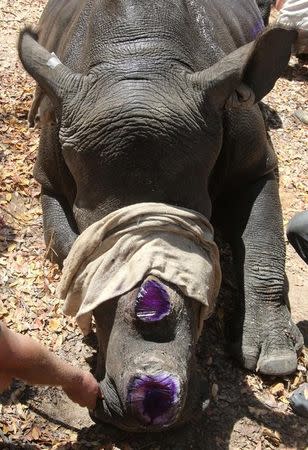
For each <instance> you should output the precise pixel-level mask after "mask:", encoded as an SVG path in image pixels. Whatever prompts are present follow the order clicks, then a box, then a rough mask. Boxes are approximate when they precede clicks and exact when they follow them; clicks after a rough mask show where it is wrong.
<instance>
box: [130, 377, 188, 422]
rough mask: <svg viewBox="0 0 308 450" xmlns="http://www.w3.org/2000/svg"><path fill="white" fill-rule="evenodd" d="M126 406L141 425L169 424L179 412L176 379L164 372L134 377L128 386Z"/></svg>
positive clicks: (178, 391) (178, 392) (177, 380)
mask: <svg viewBox="0 0 308 450" xmlns="http://www.w3.org/2000/svg"><path fill="white" fill-rule="evenodd" d="M127 404H128V407H129V409H130V411H131V414H132V415H133V416H134V417H135V418H136V419H137V420H138V421H139V422H140V423H141V424H142V425H146V426H155V425H157V426H164V425H169V424H171V423H172V422H173V421H174V419H175V418H176V416H177V415H178V412H179V410H180V382H179V379H178V377H176V376H175V375H172V374H170V373H166V372H161V373H157V374H155V375H147V374H138V375H136V376H135V377H133V378H132V380H131V381H130V383H129V386H128V394H127Z"/></svg>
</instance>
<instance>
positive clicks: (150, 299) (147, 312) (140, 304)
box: [135, 280, 171, 322]
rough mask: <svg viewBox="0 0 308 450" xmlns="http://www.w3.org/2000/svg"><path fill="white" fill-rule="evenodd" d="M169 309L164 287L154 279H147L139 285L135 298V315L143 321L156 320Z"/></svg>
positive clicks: (165, 314) (162, 316)
mask: <svg viewBox="0 0 308 450" xmlns="http://www.w3.org/2000/svg"><path fill="white" fill-rule="evenodd" d="M170 311H171V304H170V301H169V294H168V292H167V291H166V289H165V288H164V287H163V286H162V285H161V284H160V283H158V282H157V281H155V280H148V281H147V282H146V283H144V285H143V286H141V288H140V290H139V292H138V295H137V299H136V306H135V312H136V317H137V318H138V319H140V320H142V321H143V322H157V321H159V320H161V319H163V318H164V317H165V316H167V315H168V314H169V313H170Z"/></svg>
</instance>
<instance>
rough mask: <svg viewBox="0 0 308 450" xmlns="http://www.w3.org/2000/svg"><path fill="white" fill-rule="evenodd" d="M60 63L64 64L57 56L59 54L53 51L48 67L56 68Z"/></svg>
mask: <svg viewBox="0 0 308 450" xmlns="http://www.w3.org/2000/svg"><path fill="white" fill-rule="evenodd" d="M59 64H62V63H61V61H60V59H59V58H58V57H57V55H56V54H55V53H54V52H52V53H51V58H49V60H48V61H47V63H46V65H47V66H48V67H50V68H51V69H54V68H55V67H57V66H58V65H59Z"/></svg>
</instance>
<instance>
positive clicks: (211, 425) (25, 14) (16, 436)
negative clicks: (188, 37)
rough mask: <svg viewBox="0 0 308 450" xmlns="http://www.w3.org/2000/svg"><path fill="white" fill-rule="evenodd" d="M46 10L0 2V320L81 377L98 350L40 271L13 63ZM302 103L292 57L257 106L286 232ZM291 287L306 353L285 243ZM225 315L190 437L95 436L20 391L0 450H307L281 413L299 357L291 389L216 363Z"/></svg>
mask: <svg viewBox="0 0 308 450" xmlns="http://www.w3.org/2000/svg"><path fill="white" fill-rule="evenodd" d="M44 4H45V1H42V0H32V1H31V2H28V1H26V0H17V1H13V0H0V38H1V40H0V41H1V47H0V80H1V84H0V85H1V93H0V136H1V138H0V160H1V164H0V171H1V173H0V177H1V183H0V282H1V286H2V289H1V292H0V320H2V319H4V320H5V321H6V323H7V324H8V325H9V326H10V327H11V328H12V329H14V330H17V331H19V332H21V333H27V334H28V335H31V336H33V337H35V338H36V339H38V340H39V341H41V342H43V343H44V344H46V345H47V346H48V347H49V348H50V349H52V350H54V351H55V352H56V353H57V354H58V355H60V356H61V357H63V358H64V359H66V360H68V361H71V362H73V363H75V364H79V365H83V366H85V367H86V366H87V364H91V361H92V362H93V359H95V339H94V337H92V339H90V340H88V341H87V342H84V341H82V338H81V335H80V333H79V331H78V329H77V328H76V326H75V324H74V322H73V321H72V320H70V319H68V318H65V317H64V316H63V315H62V309H61V308H62V303H61V301H59V300H58V299H57V298H56V297H55V289H56V285H57V283H58V280H59V276H60V274H59V272H58V270H57V267H55V266H53V265H52V264H50V263H49V262H48V261H46V259H45V245H44V243H43V237H42V236H43V233H42V219H41V208H40V203H39V186H38V185H37V183H36V182H35V181H34V180H33V177H32V170H33V164H34V161H35V157H36V147H37V142H38V132H37V130H29V129H28V127H27V121H26V117H27V112H28V110H29V106H30V103H31V95H32V92H33V86H34V84H33V82H32V81H31V80H30V79H29V77H28V76H27V75H26V74H25V72H24V71H23V70H22V69H21V66H20V64H19V63H18V62H17V58H16V51H15V43H16V38H17V33H18V30H19V29H20V28H21V27H22V26H23V25H24V24H26V23H27V24H29V23H35V22H36V20H37V19H38V17H39V15H40V13H41V11H42V9H43V6H44ZM307 98H308V87H307V66H304V65H302V64H299V63H298V61H297V59H296V58H294V57H293V58H292V59H291V61H290V64H289V67H288V69H287V71H286V73H285V75H284V76H283V77H282V78H281V79H280V80H279V81H278V82H277V83H276V86H275V88H274V90H273V91H272V92H271V93H270V94H269V95H268V96H267V98H266V99H265V101H266V102H267V103H268V104H269V106H270V107H271V108H273V109H274V110H275V111H276V114H275V120H274V121H272V123H271V129H270V135H271V138H272V141H273V144H274V146H275V148H276V151H277V154H278V158H279V162H280V193H281V200H282V206H283V214H284V222H285V224H286V223H287V222H288V220H289V219H290V218H291V217H292V216H293V214H294V213H295V212H297V211H301V210H303V209H305V207H306V209H307V204H308V185H307V173H308V152H307V127H305V126H304V125H303V124H302V123H300V122H299V121H297V119H296V118H295V117H294V116H293V112H294V111H295V110H296V109H297V108H300V107H301V108H303V107H304V105H305V102H306V107H307ZM225 253H227V250H225ZM226 259H227V258H226ZM287 275H288V279H289V284H290V303H291V308H292V315H293V318H294V320H295V322H296V323H298V325H299V327H300V329H301V331H302V332H303V334H304V336H305V339H306V344H307V340H308V320H307V319H308V302H307V297H308V277H307V267H306V266H305V264H304V263H303V262H302V261H301V260H300V258H299V257H298V256H297V255H296V253H295V252H294V251H293V249H292V247H291V246H290V245H289V244H288V243H287ZM234 289H235V288H234V284H233V281H232V275H230V277H227V279H226V280H225V281H224V284H223V287H222V292H221V295H220V302H219V305H220V304H221V302H224V303H228V300H229V299H230V300H231V298H232V292H233V290H234ZM223 314H224V313H223V309H222V308H221V306H219V307H218V310H217V314H216V315H215V317H213V318H212V319H211V320H210V321H209V323H208V324H207V331H206V333H204V335H203V337H202V339H201V342H200V349H199V354H202V355H205V357H204V356H203V358H202V359H201V358H199V360H200V377H202V378H204V380H205V382H206V383H207V385H208V390H209V393H210V397H211V401H210V405H209V406H208V407H207V408H206V406H207V405H206V404H205V405H204V406H205V410H204V412H203V413H202V415H201V416H200V417H195V418H193V420H192V422H191V423H190V424H188V425H187V426H185V427H183V428H181V429H179V430H175V431H171V432H165V433H160V434H158V435H151V434H142V435H132V434H127V433H124V432H121V431H119V430H116V429H114V428H111V427H109V426H106V425H99V426H96V425H95V424H94V423H93V422H92V421H91V419H90V418H89V416H88V413H87V411H86V410H85V409H82V408H80V407H78V405H75V404H73V403H71V402H70V401H69V400H68V399H67V398H66V397H65V396H64V395H62V393H61V392H60V391H59V390H58V389H56V388H34V387H29V386H26V385H24V384H23V383H21V382H18V381H16V382H15V383H14V385H13V386H12V388H11V390H10V391H9V392H6V393H5V394H3V395H2V396H0V400H1V402H0V449H1V448H2V449H5V448H6V449H16V450H18V449H33V450H34V449H51V448H52V449H58V450H59V449H63V450H64V449H67V450H69V449H74V450H77V449H106V450H116V449H121V450H132V449H133V450H143V449H144V450H146V449H147V450H168V449H172V450H181V449H182V450H186V449H195V450H196V449H202V450H215V449H222V450H226V449H232V450H236V449H241V450H242V449H247V450H248V449H253V450H265V449H274V448H279V449H299V450H304V449H307V448H308V426H307V419H303V418H300V417H299V416H296V415H294V414H293V413H292V411H291V409H290V406H289V402H288V398H289V395H290V393H291V392H292V391H293V390H294V389H295V388H296V387H297V386H298V385H299V384H301V383H302V382H303V381H308V380H307V361H308V359H307V353H305V352H303V353H302V355H301V357H300V359H299V365H298V371H297V372H296V374H294V375H293V376H291V377H286V378H283V379H274V378H266V377H262V378H261V377H259V376H257V375H254V374H251V373H248V372H245V371H243V370H241V369H239V368H238V367H237V366H236V364H235V363H234V362H233V361H231V360H230V359H229V358H228V355H227V354H226V353H225V351H224V347H223V331H222V320H223Z"/></svg>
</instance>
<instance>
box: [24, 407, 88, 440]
mask: <svg viewBox="0 0 308 450" xmlns="http://www.w3.org/2000/svg"><path fill="white" fill-rule="evenodd" d="M27 406H28V408H29V409H30V410H31V411H33V412H34V413H35V414H38V415H39V416H41V417H43V418H44V419H46V420H48V421H49V422H52V423H54V424H56V425H60V426H61V427H63V428H65V429H67V430H72V431H75V432H76V433H78V431H80V428H77V427H74V426H73V425H69V424H68V423H66V422H64V421H63V420H61V419H56V418H55V417H52V416H51V415H49V414H47V413H46V412H44V411H42V410H40V409H39V408H37V407H36V406H34V405H32V404H31V403H27Z"/></svg>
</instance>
